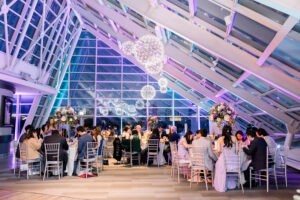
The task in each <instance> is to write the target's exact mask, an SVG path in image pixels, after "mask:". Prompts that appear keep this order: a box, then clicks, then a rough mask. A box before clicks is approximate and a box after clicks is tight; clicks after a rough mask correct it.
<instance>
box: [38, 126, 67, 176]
mask: <svg viewBox="0 0 300 200" xmlns="http://www.w3.org/2000/svg"><path fill="white" fill-rule="evenodd" d="M50 143H59V160H60V161H63V172H64V171H65V170H66V167H67V163H68V153H67V151H68V149H69V145H68V143H67V141H66V138H64V137H63V136H62V135H60V134H59V131H58V130H53V131H52V134H51V135H50V136H48V137H45V139H44V141H43V144H42V151H43V152H44V153H45V144H50ZM48 160H53V158H51V157H48Z"/></svg>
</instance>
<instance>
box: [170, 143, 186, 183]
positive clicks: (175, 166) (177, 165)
mask: <svg viewBox="0 0 300 200" xmlns="http://www.w3.org/2000/svg"><path fill="white" fill-rule="evenodd" d="M170 148H171V159H172V166H171V177H175V173H176V172H177V180H178V183H180V169H183V168H184V167H187V166H188V165H189V164H190V162H187V161H185V160H179V159H178V151H177V144H176V142H170ZM183 174H184V176H185V175H186V174H187V172H186V171H185V170H184V171H183Z"/></svg>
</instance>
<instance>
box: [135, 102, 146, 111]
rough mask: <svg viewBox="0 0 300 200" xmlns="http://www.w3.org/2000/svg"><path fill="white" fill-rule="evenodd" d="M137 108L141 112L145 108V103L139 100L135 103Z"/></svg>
mask: <svg viewBox="0 0 300 200" xmlns="http://www.w3.org/2000/svg"><path fill="white" fill-rule="evenodd" d="M135 107H136V109H138V110H140V109H143V108H144V107H145V103H144V101H143V100H137V101H136V102H135Z"/></svg>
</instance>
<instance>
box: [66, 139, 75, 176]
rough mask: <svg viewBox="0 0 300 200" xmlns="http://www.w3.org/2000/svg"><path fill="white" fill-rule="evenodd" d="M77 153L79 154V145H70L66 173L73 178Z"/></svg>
mask: <svg viewBox="0 0 300 200" xmlns="http://www.w3.org/2000/svg"><path fill="white" fill-rule="evenodd" d="M76 152H77V144H69V150H68V164H67V167H66V172H67V174H68V176H72V174H73V171H74V161H75V157H76Z"/></svg>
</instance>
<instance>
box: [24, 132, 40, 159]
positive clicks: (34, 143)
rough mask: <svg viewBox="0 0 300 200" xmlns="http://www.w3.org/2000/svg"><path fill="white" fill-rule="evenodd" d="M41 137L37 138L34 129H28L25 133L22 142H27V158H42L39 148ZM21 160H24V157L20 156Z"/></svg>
mask: <svg viewBox="0 0 300 200" xmlns="http://www.w3.org/2000/svg"><path fill="white" fill-rule="evenodd" d="M41 141H42V140H41V139H40V140H39V139H38V137H37V133H36V132H35V130H34V129H30V130H29V132H28V133H27V134H26V138H25V140H24V143H26V144H27V156H28V160H37V161H38V160H42V158H41V156H40V154H39V150H40V148H41V145H42V144H41ZM22 160H26V158H25V157H22Z"/></svg>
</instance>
